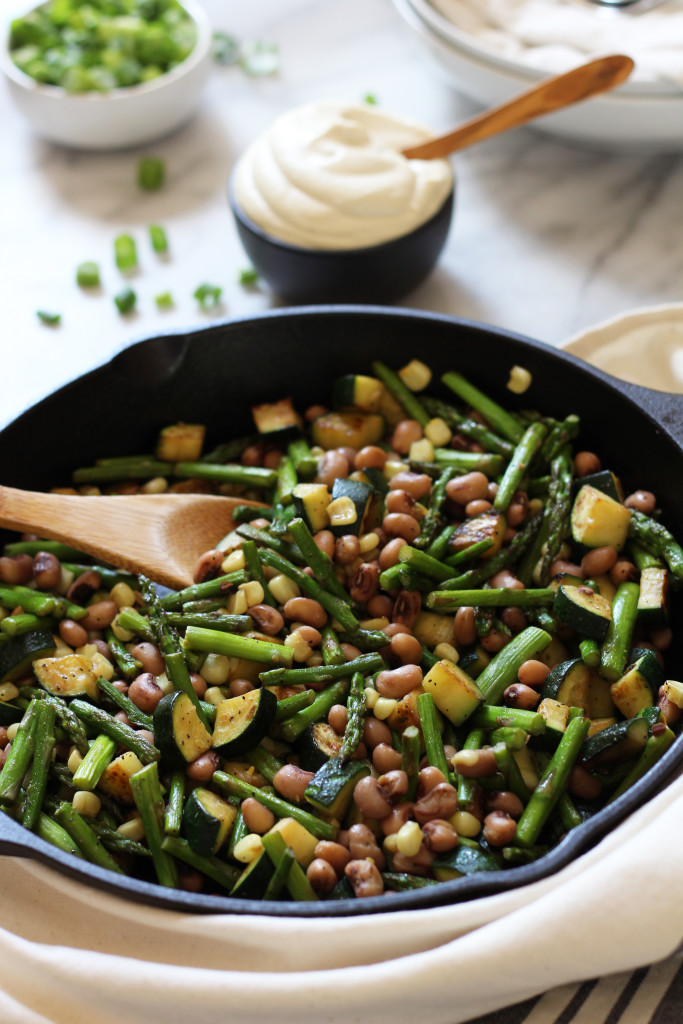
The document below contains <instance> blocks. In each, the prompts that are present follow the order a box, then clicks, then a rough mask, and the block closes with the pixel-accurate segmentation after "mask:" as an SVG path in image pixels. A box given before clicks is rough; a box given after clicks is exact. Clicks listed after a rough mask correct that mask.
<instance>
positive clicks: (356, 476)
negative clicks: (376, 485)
mask: <svg viewBox="0 0 683 1024" xmlns="http://www.w3.org/2000/svg"><path fill="white" fill-rule="evenodd" d="M348 479H349V480H356V481H357V482H358V483H360V484H366V483H367V482H368V478H367V477H366V475H365V473H364V472H363V470H362V469H354V471H353V473H349V476H348Z"/></svg>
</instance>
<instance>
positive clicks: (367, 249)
mask: <svg viewBox="0 0 683 1024" xmlns="http://www.w3.org/2000/svg"><path fill="white" fill-rule="evenodd" d="M236 171H237V166H235V167H234V168H233V170H232V172H231V174H230V177H229V178H228V186H227V189H228V204H229V206H230V209H231V211H232V215H233V217H234V218H235V220H236V221H237V223H238V224H241V225H242V227H244V228H246V229H247V230H248V231H250V232H251V233H252V234H253V235H255V236H256V237H257V238H258V239H259V241H261V242H265V243H267V244H268V245H271V246H272V247H273V248H274V249H279V250H280V251H281V252H282V253H283V254H286V253H294V254H295V255H297V256H309V257H315V258H316V259H323V260H332V259H334V260H339V259H347V260H348V259H354V258H358V257H359V256H372V255H375V254H376V255H377V256H381V255H382V253H383V252H386V251H387V250H388V249H390V248H392V247H394V246H396V245H397V244H399V243H403V242H407V243H410V242H411V241H413V240H414V239H415V238H418V237H419V236H420V234H421V233H422V232H424V231H427V230H428V229H429V228H430V227H431V226H432V224H434V223H435V222H436V221H438V220H440V218H441V217H442V216H444V214H446V213H447V215H448V217H449V218H450V216H451V214H452V210H453V205H454V203H455V190H456V179H455V175H454V176H453V185H452V187H451V189H450V191H449V193H448V195H447V196H446V198H445V199H444V201H443V202H442V204H441V206H440V207H439V208H438V210H436V211H435V212H434V213H433V214H432V215H431V217H430V218H429V219H428V220H425V221H423V222H422V224H418V226H417V227H416V228H413V229H412V231H408V232H407V233H406V234H403V235H397V236H396V237H395V238H390V239H388V240H387V241H386V242H378V243H377V244H376V245H365V246H361V247H360V248H355V249H312V248H308V247H307V246H305V245H293V244H292V243H291V242H283V241H281V240H280V239H278V238H275V236H274V235H269V234H268V232H267V231H264V230H263V228H261V227H259V226H258V224H256V223H255V221H253V220H252V219H251V217H249V215H248V214H247V213H245V212H244V210H243V209H242V207H241V206H240V204H239V203H238V201H237V196H236V195H235V174H236ZM349 305H355V303H349ZM287 308H288V309H296V308H298V307H295V306H289V307H287ZM318 308H321V307H318ZM368 308H372V309H377V308H389V307H376V306H371V307H368Z"/></svg>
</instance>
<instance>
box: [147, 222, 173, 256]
mask: <svg viewBox="0 0 683 1024" xmlns="http://www.w3.org/2000/svg"><path fill="white" fill-rule="evenodd" d="M149 240H150V242H151V243H152V248H153V249H154V251H155V252H168V238H167V236H166V232H165V230H164V229H163V228H162V226H161V224H150V225H149Z"/></svg>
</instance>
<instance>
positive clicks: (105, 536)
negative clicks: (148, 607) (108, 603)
mask: <svg viewBox="0 0 683 1024" xmlns="http://www.w3.org/2000/svg"><path fill="white" fill-rule="evenodd" d="M258 504H259V503H258V502H255V501H245V500H244V499H243V498H222V497H220V496H218V495H211V494H121V495H112V496H99V495H98V496H96V497H84V496H82V495H75V494H39V493H36V492H34V491H19V490H16V489H14V488H12V487H0V526H4V527H6V528H8V529H10V530H21V531H23V532H28V533H37V534H38V536H39V537H47V538H49V539H51V540H60V541H63V542H64V543H66V544H71V545H73V547H75V548H78V549H79V551H84V552H85V553H86V554H88V555H93V556H94V557H95V558H96V559H98V560H99V561H102V562H108V563H110V564H111V565H115V566H116V567H117V568H119V569H127V570H129V571H130V572H136V573H138V572H141V573H144V574H145V576H149V577H150V579H152V580H154V581H155V582H156V583H162V584H163V585H164V586H166V587H172V588H173V589H174V590H175V589H178V588H181V587H185V586H187V585H188V584H189V583H192V574H193V572H194V568H195V565H196V563H197V559H198V558H199V556H200V555H201V554H202V553H203V552H204V551H208V550H209V549H210V548H212V547H214V546H215V545H216V544H217V543H218V542H219V541H220V540H221V538H222V537H224V536H225V535H226V533H229V532H230V530H232V529H233V519H232V513H233V509H234V508H235V506H236V505H255V506H258Z"/></svg>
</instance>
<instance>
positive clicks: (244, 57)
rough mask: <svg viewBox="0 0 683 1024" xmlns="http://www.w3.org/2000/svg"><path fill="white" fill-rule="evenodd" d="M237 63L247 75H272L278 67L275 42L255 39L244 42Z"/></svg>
mask: <svg viewBox="0 0 683 1024" xmlns="http://www.w3.org/2000/svg"><path fill="white" fill-rule="evenodd" d="M239 64H240V67H241V68H242V70H243V71H244V73H245V74H247V75H252V76H253V77H254V78H263V77H265V76H266V75H274V74H275V72H276V71H277V70H278V69H279V67H280V53H279V50H278V47H277V43H265V42H260V41H258V40H257V41H255V42H252V43H245V44H244V45H243V47H242V52H241V53H240V58H239Z"/></svg>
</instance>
